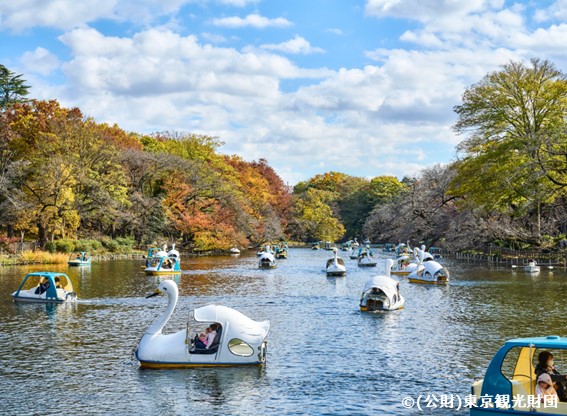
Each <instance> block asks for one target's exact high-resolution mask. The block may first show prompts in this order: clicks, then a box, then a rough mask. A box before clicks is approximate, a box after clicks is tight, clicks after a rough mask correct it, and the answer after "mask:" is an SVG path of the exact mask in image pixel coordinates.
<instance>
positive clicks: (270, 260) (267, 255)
mask: <svg viewBox="0 0 567 416" xmlns="http://www.w3.org/2000/svg"><path fill="white" fill-rule="evenodd" d="M258 267H259V268H260V269H275V268H276V258H275V257H274V254H273V253H272V250H271V248H270V246H269V245H266V247H264V251H262V252H261V254H260V258H259V259H258Z"/></svg>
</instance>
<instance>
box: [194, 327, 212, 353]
mask: <svg viewBox="0 0 567 416" xmlns="http://www.w3.org/2000/svg"><path fill="white" fill-rule="evenodd" d="M210 332H211V328H210V327H208V328H207V329H205V332H201V333H200V334H199V335H198V336H196V337H195V348H198V349H205V348H207V345H208V344H209V341H208V340H207V336H208V334H209V333H210Z"/></svg>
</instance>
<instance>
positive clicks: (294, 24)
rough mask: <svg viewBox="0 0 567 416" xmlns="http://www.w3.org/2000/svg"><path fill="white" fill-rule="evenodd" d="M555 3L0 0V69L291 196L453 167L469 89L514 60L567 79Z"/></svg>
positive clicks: (35, 92) (565, 13)
mask: <svg viewBox="0 0 567 416" xmlns="http://www.w3.org/2000/svg"><path fill="white" fill-rule="evenodd" d="M566 44H567V0H521V1H505V0H437V1H422V0H287V1H281V0H81V1H76V0H49V1H44V0H20V1H18V2H5V1H2V2H0V45H1V46H0V63H1V64H3V65H5V66H6V67H8V68H9V69H10V70H12V71H14V72H16V73H18V74H23V77H24V79H26V80H27V81H28V84H29V85H31V86H32V89H31V95H32V97H33V98H38V99H57V100H59V101H60V102H61V103H62V105H64V106H67V107H75V106H76V107H79V108H80V109H81V110H82V111H83V113H84V114H85V115H87V116H90V117H93V118H94V119H95V120H97V121H98V122H107V123H117V124H118V125H119V126H120V127H122V128H123V129H125V130H128V131H135V132H139V133H152V132H159V131H165V130H167V131H185V132H191V133H197V134H206V135H211V136H217V137H219V139H220V140H221V141H222V142H224V143H225V144H224V145H223V146H222V147H221V148H220V151H221V152H222V153H227V154H238V155H240V156H242V157H243V158H244V159H246V160H257V159H259V158H266V159H267V160H268V162H269V163H270V165H271V166H273V167H274V168H275V169H276V171H277V172H278V173H279V174H280V175H281V176H282V178H284V180H286V181H287V182H289V183H290V184H294V183H296V182H298V181H300V180H305V179H308V178H309V177H311V176H313V175H315V174H317V173H323V172H328V171H338V172H344V173H348V174H350V175H355V176H362V177H374V176H378V175H395V176H397V177H399V178H402V177H403V176H406V175H408V176H411V175H416V174H419V172H420V171H421V170H422V169H424V168H426V167H428V166H431V165H434V164H437V163H442V164H443V163H448V162H450V161H451V160H454V159H455V157H456V154H455V146H456V144H457V143H459V141H461V140H462V139H463V138H462V137H458V136H456V135H455V134H454V133H453V132H452V130H451V126H452V124H453V123H454V122H455V114H454V112H453V107H454V106H455V105H458V104H459V103H460V98H461V96H462V94H463V92H464V91H465V89H466V88H467V87H469V86H470V85H472V84H474V83H475V82H478V81H479V80H480V79H481V78H482V77H483V76H484V75H485V74H487V73H488V72H490V71H494V70H498V69H499V67H500V66H501V65H502V64H505V63H507V62H509V61H510V60H515V61H525V62H527V61H528V60H529V59H530V58H534V57H537V58H542V59H549V60H550V61H551V62H552V63H554V64H555V66H556V67H557V68H559V69H560V70H562V71H564V72H567V52H566V51H567V50H566V48H565V45H566Z"/></svg>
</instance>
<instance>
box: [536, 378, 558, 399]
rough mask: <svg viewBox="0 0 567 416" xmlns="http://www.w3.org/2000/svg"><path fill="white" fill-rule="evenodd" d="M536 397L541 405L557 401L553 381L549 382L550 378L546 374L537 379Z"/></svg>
mask: <svg viewBox="0 0 567 416" xmlns="http://www.w3.org/2000/svg"><path fill="white" fill-rule="evenodd" d="M535 394H536V397H538V398H539V399H540V401H541V402H542V403H543V402H544V399H545V401H548V400H550V399H551V400H555V401H556V402H557V401H558V396H557V392H556V391H555V389H554V388H553V381H551V376H550V375H549V374H547V373H542V374H541V375H540V376H539V377H538V379H537V384H536V388H535Z"/></svg>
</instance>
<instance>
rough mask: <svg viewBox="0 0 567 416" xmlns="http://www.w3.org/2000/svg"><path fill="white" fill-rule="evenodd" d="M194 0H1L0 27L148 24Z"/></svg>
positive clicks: (16, 30) (18, 30)
mask: <svg viewBox="0 0 567 416" xmlns="http://www.w3.org/2000/svg"><path fill="white" fill-rule="evenodd" d="M190 1H191V0H162V1H155V0H120V1H118V0H81V1H76V0H49V1H44V0H18V1H3V2H0V30H2V29H7V30H11V31H13V32H21V31H24V30H27V29H30V28H33V27H36V26H41V27H53V28H58V29H64V30H68V29H72V28H75V27H79V26H83V25H85V24H88V23H89V22H93V21H96V20H99V19H110V20H115V21H130V22H134V23H136V24H144V23H148V22H151V21H153V20H155V19H156V18H157V17H160V16H164V15H168V14H171V13H174V12H176V11H178V10H179V9H180V7H181V6H183V5H184V4H186V3H189V2H190Z"/></svg>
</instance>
